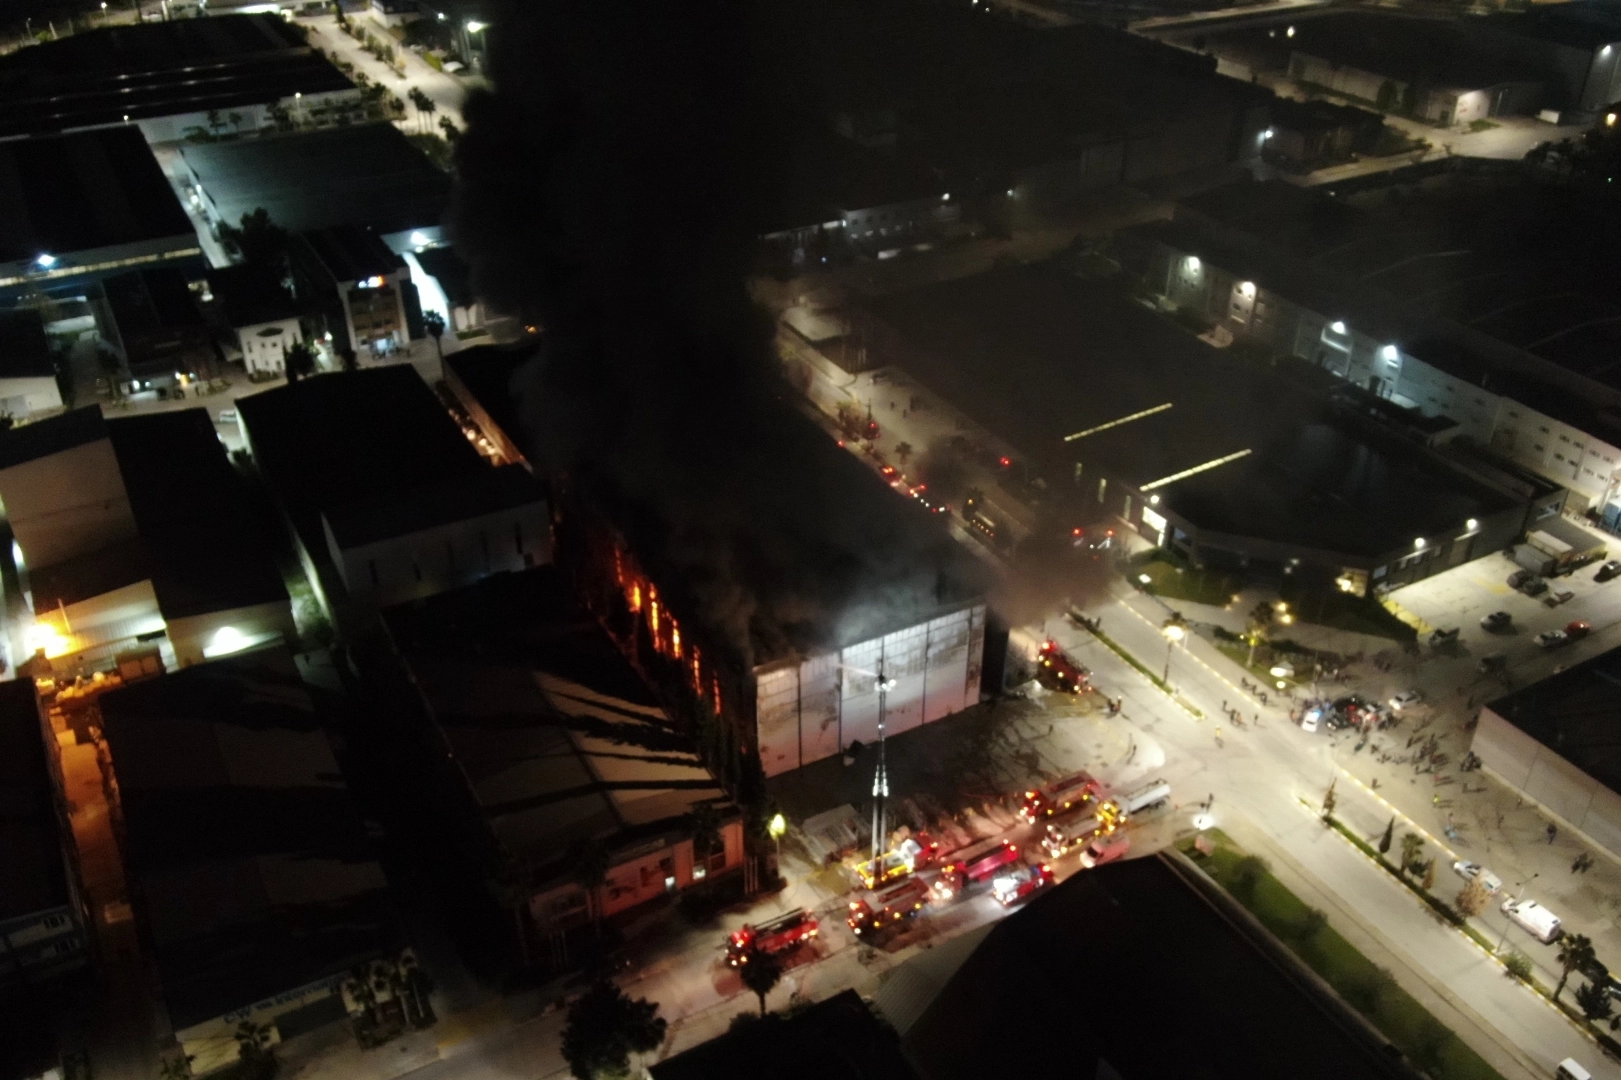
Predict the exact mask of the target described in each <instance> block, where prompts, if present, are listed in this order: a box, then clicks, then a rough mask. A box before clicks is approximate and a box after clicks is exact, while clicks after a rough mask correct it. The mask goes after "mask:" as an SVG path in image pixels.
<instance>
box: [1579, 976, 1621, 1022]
mask: <svg viewBox="0 0 1621 1080" xmlns="http://www.w3.org/2000/svg"><path fill="white" fill-rule="evenodd" d="M1576 1005H1577V1007H1579V1008H1580V1009H1581V1010H1582V1015H1583V1016H1585V1017H1587V1018H1588V1019H1589V1020H1591V1021H1593V1022H1595V1023H1597V1022H1598V1021H1600V1020H1608V1019H1609V1018H1610V1014H1611V1013H1612V1012H1614V1011H1615V1005H1614V1003H1612V1002H1611V1001H1610V992H1609V991H1608V990H1606V989H1605V988H1604V987H1602V986H1600V985H1599V984H1598V983H1583V984H1582V985H1581V986H1579V987H1577V989H1576Z"/></svg>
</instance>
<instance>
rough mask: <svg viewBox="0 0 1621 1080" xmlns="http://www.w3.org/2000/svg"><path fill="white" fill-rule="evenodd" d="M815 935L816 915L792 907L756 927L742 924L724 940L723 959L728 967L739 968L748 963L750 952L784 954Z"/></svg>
mask: <svg viewBox="0 0 1621 1080" xmlns="http://www.w3.org/2000/svg"><path fill="white" fill-rule="evenodd" d="M815 936H816V917H815V916H814V915H812V914H811V913H810V912H808V911H806V910H805V909H804V908H795V909H794V910H793V911H790V912H788V914H786V915H779V916H778V917H777V918H775V919H772V920H771V921H770V922H763V923H761V924H760V925H759V926H749V925H744V927H743V929H741V930H739V931H737V932H736V933H735V934H733V935H732V936H731V938H730V939H728V940H727V942H726V962H727V963H728V964H730V965H731V966H732V967H742V966H743V965H744V964H746V963H748V962H749V954H750V953H752V952H763V953H769V954H771V955H776V954H778V953H785V952H788V951H789V950H790V949H797V948H798V947H799V946H801V945H803V944H804V943H805V942H807V941H809V940H810V939H811V938H813V937H815Z"/></svg>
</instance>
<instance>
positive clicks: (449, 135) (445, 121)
mask: <svg viewBox="0 0 1621 1080" xmlns="http://www.w3.org/2000/svg"><path fill="white" fill-rule="evenodd" d="M439 130H440V131H442V132H444V133H445V141H446V142H447V143H449V144H450V145H452V146H455V145H456V140H457V139H459V138H461V137H462V129H461V128H459V127H457V126H456V121H454V120H452V119H451V118H450V117H448V116H441V117H440V118H439Z"/></svg>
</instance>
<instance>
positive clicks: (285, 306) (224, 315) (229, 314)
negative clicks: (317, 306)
mask: <svg viewBox="0 0 1621 1080" xmlns="http://www.w3.org/2000/svg"><path fill="white" fill-rule="evenodd" d="M208 288H209V291H210V292H211V293H212V294H213V297H214V302H215V304H216V305H217V306H216V308H215V311H217V312H218V315H217V316H216V318H217V320H218V321H223V322H224V324H225V327H226V329H227V330H228V331H229V332H230V336H231V337H232V338H233V339H234V340H235V343H236V351H237V354H238V356H239V357H240V358H241V360H242V366H243V367H245V368H246V369H247V372H248V378H249V379H252V380H258V379H266V378H275V377H277V376H280V375H283V374H285V373H286V371H287V350H288V349H289V348H290V347H292V346H293V345H296V344H298V343H299V342H301V341H303V340H304V330H303V327H302V325H301V324H300V320H299V317H298V307H297V305H295V304H294V303H293V298H292V296H291V295H289V294H288V292H287V290H286V289H285V288H284V287H283V286H282V284H281V282H280V281H278V280H276V276H275V274H274V273H273V272H271V271H269V270H266V269H265V268H264V267H262V266H256V265H253V264H251V263H243V264H241V265H238V266H225V267H220V268H218V269H215V270H210V271H209V272H208Z"/></svg>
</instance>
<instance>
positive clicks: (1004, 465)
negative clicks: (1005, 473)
mask: <svg viewBox="0 0 1621 1080" xmlns="http://www.w3.org/2000/svg"><path fill="white" fill-rule="evenodd" d="M1011 464H1013V459H1012V458H1009V457H1005V458H1003V459H1002V468H1004V469H1005V468H1007V467H1008V466H1009V465H1011Z"/></svg>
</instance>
